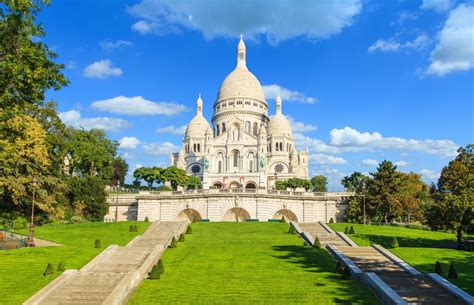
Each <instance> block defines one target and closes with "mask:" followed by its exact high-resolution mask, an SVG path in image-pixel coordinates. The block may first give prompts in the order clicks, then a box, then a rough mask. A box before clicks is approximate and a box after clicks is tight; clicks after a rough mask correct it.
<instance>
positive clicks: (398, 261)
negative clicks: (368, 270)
mask: <svg viewBox="0 0 474 305" xmlns="http://www.w3.org/2000/svg"><path fill="white" fill-rule="evenodd" d="M372 248H374V249H375V250H377V251H378V252H380V253H381V254H382V255H383V256H385V257H386V258H388V259H389V260H391V261H392V262H394V263H395V264H397V265H398V266H400V267H401V268H402V269H403V270H405V271H406V272H408V273H409V274H411V275H415V276H418V275H422V273H421V272H420V271H418V270H416V269H415V268H414V267H412V266H411V265H410V264H408V263H407V262H405V261H404V260H402V259H401V258H399V257H398V256H396V255H395V254H393V253H392V252H390V251H389V250H387V249H385V248H384V247H382V246H381V245H377V244H374V245H372Z"/></svg>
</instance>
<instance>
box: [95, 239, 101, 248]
mask: <svg viewBox="0 0 474 305" xmlns="http://www.w3.org/2000/svg"><path fill="white" fill-rule="evenodd" d="M94 248H100V239H96V240H95V242H94Z"/></svg>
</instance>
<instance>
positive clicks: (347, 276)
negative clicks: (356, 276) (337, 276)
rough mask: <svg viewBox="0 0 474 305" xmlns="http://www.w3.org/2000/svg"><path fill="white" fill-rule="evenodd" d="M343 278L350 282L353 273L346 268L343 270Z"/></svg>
mask: <svg viewBox="0 0 474 305" xmlns="http://www.w3.org/2000/svg"><path fill="white" fill-rule="evenodd" d="M342 278H343V279H344V280H350V279H351V278H352V275H351V271H350V269H349V267H348V266H345V267H344V269H343V270H342Z"/></svg>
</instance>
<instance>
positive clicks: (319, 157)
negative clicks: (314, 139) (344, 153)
mask: <svg viewBox="0 0 474 305" xmlns="http://www.w3.org/2000/svg"><path fill="white" fill-rule="evenodd" d="M308 158H309V160H311V161H314V162H315V164H316V165H329V164H331V165H340V164H346V163H347V161H346V160H345V159H344V158H341V157H335V156H331V155H325V154H321V153H319V154H311V155H309V157H308Z"/></svg>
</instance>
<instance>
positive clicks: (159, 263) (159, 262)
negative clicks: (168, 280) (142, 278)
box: [156, 259, 165, 274]
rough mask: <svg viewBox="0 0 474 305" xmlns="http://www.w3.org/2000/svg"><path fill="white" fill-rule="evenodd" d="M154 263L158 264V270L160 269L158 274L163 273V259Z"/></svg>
mask: <svg viewBox="0 0 474 305" xmlns="http://www.w3.org/2000/svg"><path fill="white" fill-rule="evenodd" d="M156 265H157V266H158V270H159V271H160V274H163V273H165V266H163V261H162V260H161V259H160V260H159V261H158V264H156Z"/></svg>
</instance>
